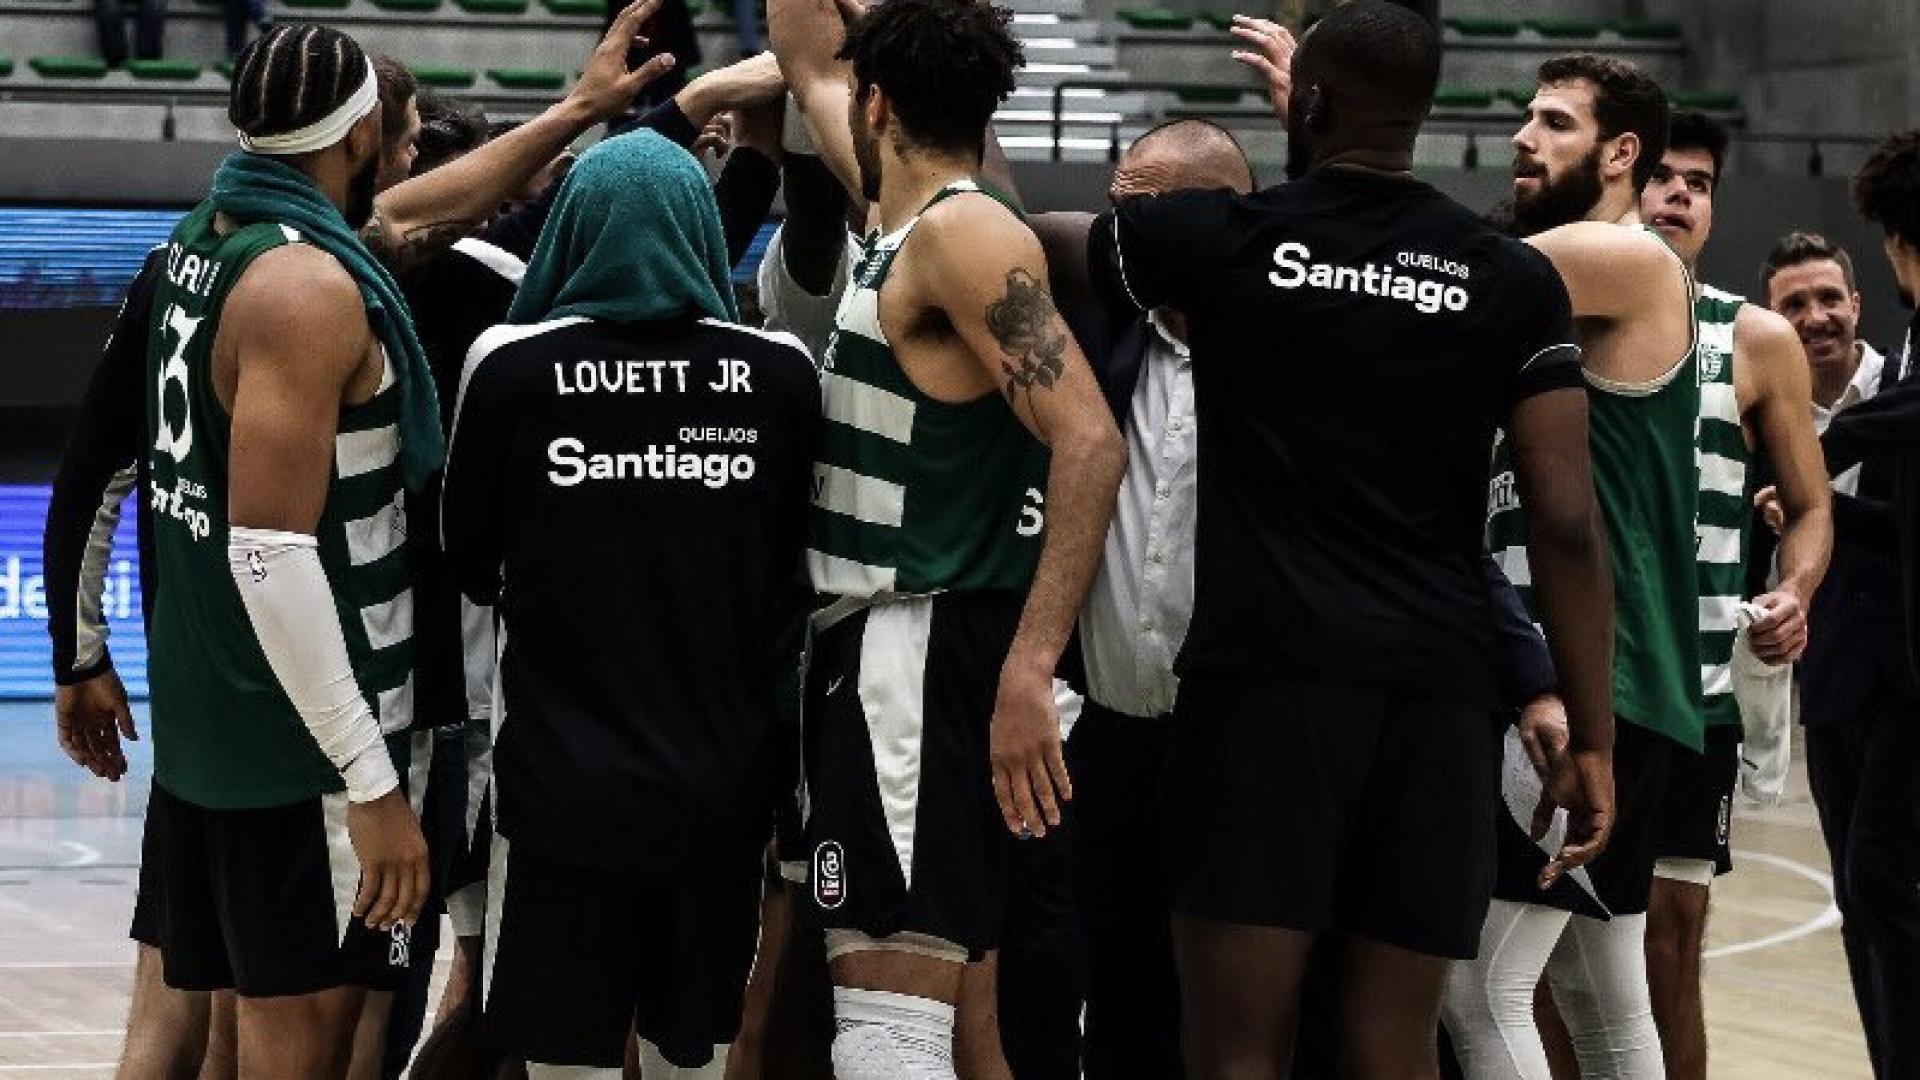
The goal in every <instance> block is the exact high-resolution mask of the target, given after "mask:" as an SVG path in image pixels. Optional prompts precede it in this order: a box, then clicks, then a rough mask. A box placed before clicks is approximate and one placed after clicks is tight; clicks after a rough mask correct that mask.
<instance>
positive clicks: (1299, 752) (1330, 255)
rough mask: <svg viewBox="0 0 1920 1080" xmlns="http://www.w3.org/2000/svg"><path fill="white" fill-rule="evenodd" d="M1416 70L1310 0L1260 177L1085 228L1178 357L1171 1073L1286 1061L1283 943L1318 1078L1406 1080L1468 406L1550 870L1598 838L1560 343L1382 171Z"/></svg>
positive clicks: (1447, 820)
mask: <svg viewBox="0 0 1920 1080" xmlns="http://www.w3.org/2000/svg"><path fill="white" fill-rule="evenodd" d="M1439 69H1440V43H1439V36H1438V33H1437V31H1436V29H1435V28H1434V27H1433V26H1432V25H1431V24H1429V23H1428V22H1426V21H1425V20H1424V19H1422V18H1421V17H1420V16H1419V15H1418V14H1416V13H1414V12H1410V11H1408V10H1405V9H1404V8H1402V7H1400V6H1397V5H1394V4H1390V3H1385V2H1382V0H1355V2H1353V3H1349V4H1347V5H1345V6H1342V7H1340V8H1338V9H1336V10H1335V11H1334V12H1332V13H1331V14H1329V15H1327V16H1326V17H1325V18H1324V19H1323V20H1321V21H1320V22H1319V23H1317V24H1316V25H1315V27H1314V29H1313V31H1312V32H1311V33H1310V34H1308V35H1307V37H1306V38H1305V39H1304V40H1303V42H1302V43H1301V45H1300V48H1299V51H1298V52H1297V53H1296V54H1295V56H1294V58H1293V63H1292V67H1291V88H1290V93H1291V102H1290V105H1289V107H1288V109H1287V117H1288V144H1289V148H1290V152H1291V159H1292V160H1291V161H1290V164H1289V170H1288V171H1289V175H1290V176H1292V177H1294V179H1293V181H1292V182H1291V183H1288V184H1285V185H1282V186H1280V187H1276V188H1272V189H1269V190H1266V191H1263V192H1260V193H1258V194H1255V195H1251V196H1240V195H1235V194H1234V193H1233V192H1231V191H1225V190H1222V191H1206V192H1199V191H1188V192H1175V193H1171V194H1162V195H1158V196H1155V197H1150V198H1139V199H1132V200H1128V201H1125V202H1123V203H1122V204H1121V205H1120V206H1119V207H1118V208H1117V209H1116V210H1115V211H1114V212H1113V213H1111V214H1109V215H1106V216H1103V217H1102V218H1101V219H1099V220H1098V221H1096V223H1095V225H1094V227H1093V230H1092V233H1091V236H1090V239H1089V242H1090V245H1091V251H1090V255H1091V262H1092V268H1093V271H1094V277H1095V280H1096V282H1097V283H1099V285H1100V287H1101V289H1102V291H1103V293H1104V294H1105V295H1106V296H1107V297H1108V298H1109V302H1110V303H1113V304H1116V305H1121V304H1130V305H1132V306H1134V307H1136V308H1140V309H1146V308H1159V307H1171V308H1174V309H1177V310H1179V311H1181V312H1182V313H1184V314H1185V316H1186V322H1187V330H1188V340H1189V341H1190V343H1191V350H1192V356H1193V378H1194V393H1195V402H1196V414H1197V416H1198V419H1199V459H1200V462H1201V467H1200V470H1199V503H1198V505H1199V510H1198V522H1199V528H1198V534H1197V538H1196V544H1197V548H1196V561H1195V568H1194V590H1195V597H1194V607H1193V615H1192V621H1191V624H1190V625H1189V628H1188V631H1187V636H1186V642H1185V645H1184V648H1183V649H1182V651H1181V653H1180V657H1179V661H1178V664H1177V666H1176V668H1175V671H1176V673H1177V674H1178V675H1179V676H1180V688H1179V697H1178V700H1177V703H1176V705H1175V721H1174V725H1173V728H1174V734H1173V736H1172V741H1171V745H1170V746H1169V748H1168V753H1167V766H1166V772H1165V780H1164V783H1165V804H1164V808H1163V813H1164V820H1165V822H1166V834H1165V837H1164V839H1165V851H1166V859H1167V867H1168V873H1169V886H1170V890H1171V901H1172V908H1173V912H1174V919H1173V942H1174V949H1175V955H1176V959H1177V961H1178V969H1179V977H1180V993H1181V1015H1182V1022H1183V1025H1184V1028H1185V1037H1184V1040H1183V1042H1184V1050H1185V1055H1186V1059H1187V1074H1188V1075H1189V1076H1193V1077H1205V1078H1223V1077H1234V1078H1240V1077H1259V1078H1263V1080H1264V1078H1270V1077H1281V1076H1285V1075H1288V1073H1289V1068H1290V1065H1291V1058H1292V1051H1293V1042H1294V1035H1295V1025H1296V1019H1297V1016H1298V1014H1299V1011H1300V1007H1301V986H1302V983H1303V980H1304V978H1305V973H1306V968H1307V961H1308V957H1309V956H1310V954H1311V952H1312V950H1313V948H1314V946H1315V943H1316V941H1317V940H1321V941H1323V942H1324V944H1325V945H1326V947H1328V948H1330V949H1333V950H1335V953H1334V955H1335V956H1336V957H1337V959H1338V964H1339V967H1340V968H1341V971H1342V974H1341V977H1340V979H1339V980H1338V981H1339V985H1340V986H1341V990H1340V994H1339V1001H1338V1004H1337V1009H1338V1012H1339V1016H1340V1027H1341V1029H1342V1036H1341V1046H1340V1049H1341V1055H1342V1057H1343V1059H1344V1060H1343V1065H1344V1071H1345V1074H1346V1075H1349V1076H1355V1077H1363V1078H1373V1077H1380V1078H1385V1077H1426V1076H1433V1075H1434V1070H1435V1066H1436V1062H1435V1056H1436V1051H1435V1047H1434V1030H1435V1017H1436V1013H1437V1011H1438V1003H1439V999H1440V994H1441V989H1442V987H1443V985H1444V983H1445V979H1446V971H1447V967H1448V958H1452V957H1465V956H1469V955H1471V953H1472V950H1473V948H1474V945H1475V943H1476V941H1477V938H1478V931H1479V926H1480V922H1481V918H1482V916H1483V915H1484V913H1485V910H1486V903H1487V887H1488V882H1489V880H1490V871H1491V862H1492V851H1493V837H1492V825H1493V821H1494V816H1493V815H1494V798H1495V791H1496V790H1497V786H1498V781H1497V775H1496V774H1497V770H1496V764H1497V760H1498V753H1497V751H1498V745H1497V744H1498V735H1497V733H1498V730H1499V727H1500V724H1499V721H1498V719H1497V718H1496V717H1497V713H1498V711H1499V709H1500V693H1499V680H1498V678H1497V676H1496V665H1495V663H1494V660H1493V655H1492V653H1493V644H1494V633H1495V631H1494V626H1493V618H1492V614H1491V610H1490V605H1489V604H1488V602H1487V587H1486V582H1485V579H1483V577H1482V576H1481V570H1480V566H1481V559H1480V553H1481V546H1482V545H1481V523H1482V517H1483V512H1482V511H1483V507H1482V501H1483V499H1484V484H1485V481H1486V463H1487V454H1488V451H1489V449H1490V448H1491V446H1492V441H1493V435H1494V432H1495V430H1496V428H1498V427H1500V426H1502V425H1506V426H1509V427H1511V428H1512V429H1513V430H1515V431H1516V433H1517V437H1518V438H1520V439H1521V440H1522V442H1523V444H1524V447H1525V456H1526V466H1525V469H1524V470H1523V476H1522V480H1521V483H1522V485H1523V486H1525V487H1526V489H1527V491H1528V493H1529V497H1531V498H1536V499H1540V500H1545V501H1546V502H1548V503H1550V504H1551V505H1552V509H1551V510H1550V511H1549V513H1550V514H1551V515H1552V518H1553V522H1554V524H1553V526H1552V527H1551V528H1545V529H1541V530H1538V532H1537V534H1536V536H1535V538H1534V539H1535V542H1536V547H1535V552H1536V558H1537V559H1538V562H1539V566H1540V572H1539V573H1537V574H1536V579H1537V580H1539V581H1541V582H1542V583H1543V584H1544V585H1545V586H1546V588H1547V589H1548V591H1549V592H1551V593H1552V594H1553V596H1554V600H1555V602H1554V605H1553V607H1552V609H1551V610H1550V611H1549V612H1548V613H1547V618H1546V619H1545V620H1544V621H1545V623H1546V625H1547V629H1548V636H1549V638H1550V640H1551V642H1552V645H1553V647H1554V649H1555V651H1556V655H1557V656H1558V658H1559V659H1560V660H1561V662H1562V663H1563V664H1566V665H1570V666H1569V667H1567V668H1565V669H1564V670H1565V671H1567V672H1568V673H1570V674H1571V676H1572V677H1571V678H1570V679H1567V680H1564V681H1565V684H1566V685H1567V686H1568V687H1569V688H1570V689H1571V690H1573V691H1574V693H1575V696H1576V698H1577V705H1576V707H1575V708H1574V710H1573V712H1574V717H1575V725H1576V729H1577V735H1576V736H1575V742H1574V745H1575V747H1576V748H1577V749H1576V751H1575V752H1574V753H1573V754H1571V755H1568V756H1567V757H1565V758H1562V759H1561V760H1560V761H1559V762H1557V763H1556V775H1555V778H1554V779H1555V789H1556V791H1557V792H1558V793H1559V794H1560V795H1561V797H1562V798H1564V799H1565V800H1566V802H1567V803H1568V804H1569V808H1570V810H1571V811H1572V815H1573V818H1574V828H1573V830H1572V834H1571V836H1570V837H1569V843H1568V845H1567V848H1566V850H1565V851H1564V852H1563V853H1562V855H1563V858H1564V862H1563V863H1561V864H1559V865H1558V866H1556V867H1555V872H1558V870H1559V869H1561V868H1562V867H1566V866H1576V865H1579V864H1580V863H1582V862H1584V861H1586V860H1587V859H1588V858H1591V856H1592V855H1593V854H1594V853H1595V852H1597V851H1598V850H1599V849H1601V848H1602V847H1604V845H1605V839H1606V829H1607V820H1608V818H1609V817H1610V816H1611V815H1610V811H1609V809H1608V803H1609V800H1610V788H1611V783H1610V779H1609V777H1608V775H1607V767H1608V764H1607V747H1608V743H1609V742H1610V735H1609V732H1608V727H1609V724H1610V720H1611V715H1612V710H1611V706H1610V704H1609V702H1608V695H1607V688H1606V677H1605V671H1606V668H1607V652H1608V644H1609V642H1610V640H1611V631H1610V627H1609V624H1608V619H1609V617H1608V609H1609V608H1610V600H1609V596H1610V593H1609V589H1608V585H1607V572H1606V567H1605V560H1604V557H1603V555H1602V544H1601V540H1600V536H1599V531H1598V512H1597V509H1596V508H1595V505H1594V502H1593V496H1592V491H1591V488H1590V487H1589V485H1588V480H1587V464H1586V435H1585V432H1586V421H1585V409H1586V403H1585V395H1584V394H1583V393H1582V392H1581V391H1580V390H1579V379H1580V372H1579V364H1578V359H1577V357H1578V350H1577V348H1576V347H1575V346H1574V344H1573V327H1572V325H1571V319H1570V315H1569V311H1568V304H1567V299H1566V295H1565V292H1564V290H1563V289H1562V288H1561V287H1560V285H1559V283H1558V281H1557V279H1556V277H1555V275H1554V273H1553V270H1552V268H1551V266H1550V265H1549V264H1548V263H1547V261H1546V259H1544V258H1542V257H1541V256H1540V255H1539V254H1537V253H1535V252H1532V251H1529V250H1528V249H1527V248H1525V247H1524V246H1522V245H1520V244H1518V243H1516V242H1514V241H1512V240H1509V239H1507V238H1505V237H1502V236H1500V235H1498V234H1497V233H1495V232H1494V231H1493V230H1491V229H1490V228H1488V227H1487V226H1485V225H1484V224H1482V223H1481V222H1480V221H1479V220H1478V218H1477V217H1475V216H1474V215H1472V214H1471V213H1469V212H1468V211H1466V210H1465V208H1463V207H1460V206H1458V205H1456V204H1454V203H1452V202H1450V201H1449V200H1447V199H1446V198H1445V197H1444V196H1442V195H1440V194H1439V193H1438V192H1436V191H1434V190H1433V189H1432V188H1430V187H1427V186H1426V185H1424V184H1421V183H1419V182H1418V181H1416V180H1414V179H1413V178H1412V176H1411V175H1410V168H1411V162H1412V151H1413V144H1414V141H1415V139H1416V138H1417V136H1418V133H1419V128H1420V124H1421V122H1422V121H1423V120H1424V118H1425V117H1426V115H1427V113H1428V111H1429V109H1430V107H1431V104H1432V95H1433V90H1434V87H1435V84H1436V82H1437V80H1438V76H1439ZM1216 460H1218V461H1224V462H1226V463H1227V465H1226V466H1225V467H1219V468H1216V467H1214V466H1213V465H1212V464H1209V463H1210V462H1214V461H1216ZM1440 626H1444V627H1445V628H1446V631H1445V634H1444V635H1440V636H1436V635H1435V632H1434V628H1435V627H1440ZM1147 629H1153V630H1157V629H1158V627H1157V625H1156V626H1154V627H1148V628H1147ZM1412 837H1418V838H1419V839H1418V840H1417V841H1414V840H1410V838H1412Z"/></svg>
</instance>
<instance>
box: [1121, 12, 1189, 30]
mask: <svg viewBox="0 0 1920 1080" xmlns="http://www.w3.org/2000/svg"><path fill="white" fill-rule="evenodd" d="M1114 14H1115V15H1117V16H1119V18H1120V21H1121V22H1124V23H1126V24H1127V25H1128V26H1130V27H1132V28H1133V29H1135V30H1186V29H1189V28H1190V27H1192V26H1193V14H1192V13H1191V12H1186V11H1175V10H1174V9H1173V8H1168V7H1140V8H1121V9H1120V10H1118V11H1116V12H1114Z"/></svg>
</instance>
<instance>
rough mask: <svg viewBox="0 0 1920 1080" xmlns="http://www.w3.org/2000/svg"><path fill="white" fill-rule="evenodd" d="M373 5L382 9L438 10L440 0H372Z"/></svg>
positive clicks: (408, 10)
mask: <svg viewBox="0 0 1920 1080" xmlns="http://www.w3.org/2000/svg"><path fill="white" fill-rule="evenodd" d="M373 6H374V7H377V8H379V9H380V10H382V11H407V12H416V11H438V10H440V0H373Z"/></svg>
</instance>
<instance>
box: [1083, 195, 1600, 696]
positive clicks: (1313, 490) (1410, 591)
mask: <svg viewBox="0 0 1920 1080" xmlns="http://www.w3.org/2000/svg"><path fill="white" fill-rule="evenodd" d="M1089 258H1090V263H1091V270H1092V271H1093V276H1094V280H1095V281H1096V283H1097V284H1098V286H1099V288H1100V289H1101V290H1102V292H1103V293H1104V294H1105V295H1106V296H1107V298H1108V299H1109V301H1110V302H1114V303H1122V302H1131V303H1133V304H1134V305H1136V306H1139V307H1142V308H1151V307H1170V308H1174V309H1176V310H1179V311H1183V312H1185V313H1186V315H1187V319H1188V327H1189V340H1190V343H1191V346H1192V350H1193V371H1194V393H1195V400H1196V411H1197V414H1198V417H1199V423H1200V443H1199V460H1200V484H1199V521H1198V530H1197V537H1196V555H1195V602H1194V615H1193V622H1192V625H1191V626H1190V628H1189V629H1188V632H1187V638H1186V644H1185V647H1184V649H1183V650H1182V652H1181V656H1180V660H1179V663H1178V665H1177V670H1178V671H1179V672H1180V673H1181V674H1182V675H1193V674H1204V673H1215V674H1223V675H1233V676H1256V677H1275V676H1278V677H1287V678H1308V679H1332V680H1343V681H1345V680H1359V681H1366V682H1368V683H1372V684H1376V685H1388V686H1396V687H1406V688H1407V689H1409V690H1413V691H1417V692H1427V693H1438V694H1443V695H1446V696H1458V697H1467V698H1471V699H1474V700H1481V701H1486V702H1488V703H1489V704H1493V703H1496V702H1497V701H1498V694H1497V692H1496V690H1495V685H1496V684H1495V680H1494V678H1493V671H1492V662H1491V660H1490V655H1491V641H1492V636H1493V630H1492V627H1493V619H1492V613H1491V609H1490V605H1489V602H1488V596H1487V587H1486V583H1485V581H1484V580H1483V579H1482V577H1481V563H1480V557H1481V552H1482V549H1483V531H1484V526H1485V520H1486V507H1487V480H1488V463H1489V456H1490V454H1491V451H1492V446H1493V436H1494V432H1495V430H1496V429H1497V428H1498V427H1499V426H1500V425H1501V424H1503V423H1504V422H1505V420H1506V419H1507V416H1508V413H1509V411H1510V409H1511V407H1512V406H1513V404H1514V403H1515V402H1516V401H1519V400H1520V399H1522V398H1524V397H1526V396H1528V395H1531V394H1536V393H1540V392H1543V391H1547V390H1554V389H1560V388H1565V387H1574V386H1579V385H1580V384H1581V373H1580V366H1579V350H1578V348H1577V347H1576V345H1575V344H1574V341H1575V339H1574V333H1573V324H1572V316H1571V310H1570V305H1569V302H1568V299H1567V293H1566V289H1565V287H1564V285H1563V284H1562V283H1561V281H1560V278H1559V275H1558V274H1557V273H1556V272H1555V271H1554V269H1553V266H1552V264H1551V263H1549V262H1548V261H1547V259H1546V258H1545V257H1544V256H1542V255H1540V254H1539V253H1538V252H1536V251H1534V250H1533V249H1531V248H1528V247H1527V246H1525V245H1523V244H1521V243H1519V242H1517V241H1514V240H1512V239H1509V238H1507V237H1505V236H1502V235H1500V234H1499V233H1496V232H1495V231H1494V230H1493V229H1491V228H1489V227H1488V226H1487V225H1485V224H1483V223H1482V222H1481V221H1480V220H1479V218H1478V217H1476V216H1475V215H1474V214H1473V213H1472V212H1470V211H1468V210H1467V209H1466V208H1465V207H1463V206H1461V205H1459V204H1458V203H1455V202H1454V201H1453V200H1451V199H1449V198H1447V197H1446V196H1444V195H1442V194H1440V193H1439V192H1438V191H1435V190H1434V189H1433V188H1431V187H1429V186H1427V185H1426V184H1423V183H1419V182H1417V181H1415V180H1412V179H1410V178H1405V177H1394V176H1388V175H1383V174H1379V173H1372V172H1364V171H1360V170H1353V169H1344V168H1325V169H1320V170H1317V171H1315V172H1313V173H1310V174H1308V175H1307V176H1306V177H1304V178H1302V179H1300V180H1298V181H1295V182H1292V183H1289V184H1285V185H1282V186H1279V187H1275V188H1270V189H1268V190H1266V191H1262V192H1258V193H1255V194H1253V195H1246V196H1242V195H1235V194H1233V193H1231V192H1227V191H1210V192H1203V191H1191V192H1179V193H1175V194H1171V195H1164V196H1159V197H1156V198H1146V199H1137V200H1134V201H1132V202H1129V203H1126V204H1125V205H1123V206H1122V207H1121V208H1120V209H1119V210H1118V211H1115V212H1109V213H1108V214H1105V215H1102V216H1101V217H1100V218H1099V219H1098V220H1096V221H1095V223H1094V226H1093V232H1092V235H1091V237H1090V249H1089Z"/></svg>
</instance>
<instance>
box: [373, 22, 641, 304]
mask: <svg viewBox="0 0 1920 1080" xmlns="http://www.w3.org/2000/svg"><path fill="white" fill-rule="evenodd" d="M661 2H662V0H634V3H632V4H630V5H628V6H627V8H626V10H624V11H622V12H621V13H620V16H619V18H617V19H615V20H614V21H613V27H612V28H611V29H609V30H608V31H607V35H606V37H604V38H602V39H601V41H600V44H599V45H598V46H597V47H596V48H595V49H594V50H593V55H592V56H591V57H590V58H589V59H588V61H587V67H586V70H585V71H584V72H583V73H582V74H581V76H580V81H579V82H578V83H576V84H575V85H574V88H573V91H572V92H571V93H569V94H568V95H567V96H566V98H565V99H564V100H562V101H560V102H559V103H557V104H555V105H553V106H552V107H550V108H548V109H547V110H546V111H545V112H543V113H541V114H540V115H539V116H536V117H534V118H533V119H532V120H529V121H527V122H526V123H524V124H522V125H520V126H519V127H517V128H515V129H514V130H512V131H510V132H508V133H507V134H505V135H502V136H501V137H499V138H498V139H495V140H493V141H492V142H489V143H487V144H486V145H485V146H482V147H480V148H479V149H477V150H475V151H473V152H472V153H470V154H465V155H462V156H461V157H460V158H459V159H458V160H456V161H452V162H449V163H448V164H446V165H443V166H441V167H440V168H438V169H434V170H433V171H432V172H429V173H427V174H425V175H424V176H417V177H414V178H413V179H411V180H407V181H405V182H403V183H400V184H396V185H394V186H393V187H391V188H388V189H387V190H386V191H385V192H382V193H381V195H380V196H379V197H378V198H377V199H375V200H374V204H373V218H372V220H370V221H368V222H367V225H366V227H365V228H364V229H362V230H361V239H362V240H363V241H365V243H366V245H367V249H368V250H369V251H371V252H373V255H374V258H376V259H379V260H380V261H381V262H382V263H384V264H386V266H387V268H388V269H389V270H395V271H398V270H403V269H406V268H407V267H409V266H412V265H414V264H416V263H418V262H421V261H423V260H425V259H427V258H429V257H431V256H433V255H435V254H438V253H439V252H441V251H444V250H445V249H447V248H448V247H450V246H452V244H453V242H454V241H456V240H458V239H460V238H461V237H462V236H465V235H467V234H468V233H470V232H472V231H473V230H474V229H476V228H478V227H479V226H480V225H481V224H483V223H485V222H486V221H487V219H488V218H491V217H492V216H493V215H494V213H495V212H496V211H498V210H499V209H500V205H501V204H502V203H504V202H506V201H507V199H508V198H509V197H511V196H512V195H513V193H515V192H517V191H521V190H523V189H525V187H526V186H527V183H528V182H529V181H531V180H532V179H533V177H534V176H535V175H536V174H537V173H539V171H540V170H541V169H544V168H546V167H547V165H548V163H550V162H551V161H553V159H554V157H555V156H557V155H558V154H559V153H560V151H562V150H564V149H566V148H567V146H568V145H569V144H571V143H572V142H573V140H575V139H577V138H579V137H580V136H581V135H582V134H584V133H585V132H586V130H587V129H588V128H590V127H592V126H593V125H595V124H597V123H601V122H602V121H605V120H610V119H612V118H613V117H615V116H618V115H620V113H621V112H622V111H624V110H625V109H626V108H627V106H628V105H630V104H632V103H633V99H634V97H635V96H636V95H638V94H639V93H640V91H641V90H642V89H643V88H645V87H646V85H647V84H648V83H650V82H652V81H653V80H655V79H657V78H659V77H660V76H661V75H663V74H665V73H666V72H667V70H668V69H669V68H671V67H672V66H673V63H674V60H673V56H672V54H670V53H662V54H660V55H658V56H655V57H654V58H653V59H651V60H648V61H647V62H646V63H645V64H643V65H641V66H640V67H639V68H637V69H635V70H633V71H628V70H627V46H628V44H629V43H631V42H633V41H635V40H639V31H640V26H641V24H642V23H644V22H646V20H647V19H648V18H649V17H650V16H651V15H652V14H653V13H654V11H656V10H657V9H658V8H659V7H660V4H661Z"/></svg>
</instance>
